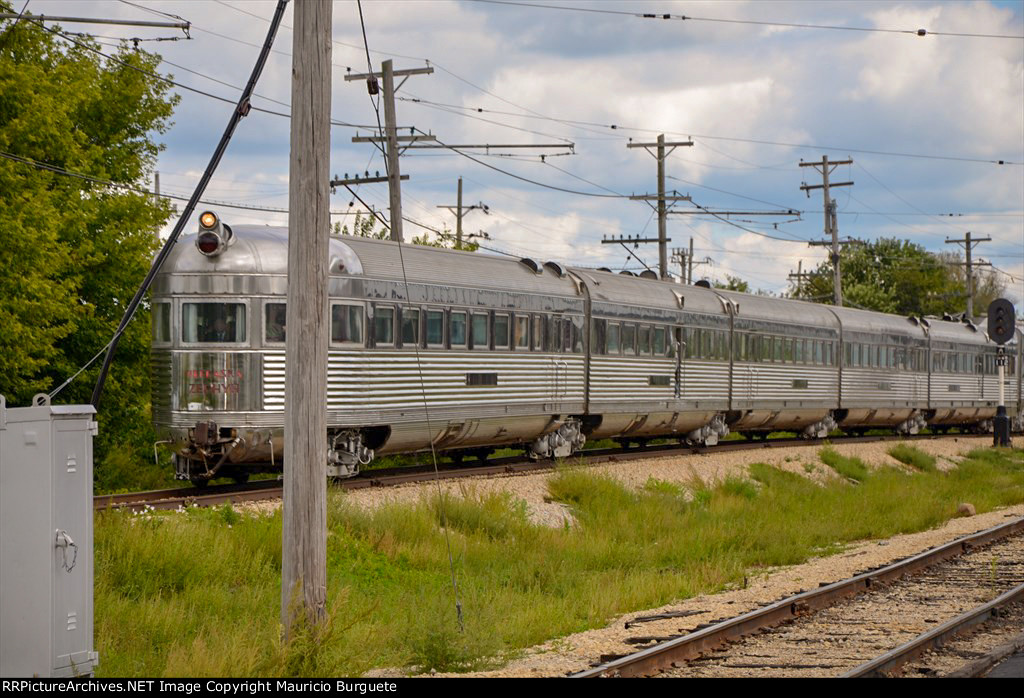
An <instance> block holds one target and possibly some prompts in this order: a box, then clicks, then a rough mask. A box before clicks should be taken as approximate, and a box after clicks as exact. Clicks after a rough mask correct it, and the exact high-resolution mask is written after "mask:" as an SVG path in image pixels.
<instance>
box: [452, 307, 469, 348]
mask: <svg viewBox="0 0 1024 698" xmlns="http://www.w3.org/2000/svg"><path fill="white" fill-rule="evenodd" d="M448 329H449V331H450V332H451V347H452V349H465V348H466V313H464V312H462V311H461V310H459V311H454V310H453V311H452V315H451V317H450V318H449V319H448Z"/></svg>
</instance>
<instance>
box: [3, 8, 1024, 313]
mask: <svg viewBox="0 0 1024 698" xmlns="http://www.w3.org/2000/svg"><path fill="white" fill-rule="evenodd" d="M22 4H23V3H22V0H16V2H15V5H16V8H18V9H20V6H21V5H22ZM539 4H540V3H535V6H532V7H531V6H526V3H520V2H515V3H508V4H504V3H491V2H479V1H473V0H405V1H396V2H391V1H387V0H370V1H364V2H363V8H362V10H363V19H364V22H365V34H366V41H367V43H368V48H369V55H370V61H371V62H372V64H373V66H374V69H375V70H379V69H380V63H381V61H382V60H385V59H388V58H392V59H393V60H394V63H395V68H396V69H402V68H420V67H423V66H425V65H427V64H428V63H429V65H431V66H433V68H434V73H433V74H431V75H416V76H412V77H410V78H409V79H408V81H407V82H406V83H405V84H404V85H403V86H402V88H401V90H400V92H399V97H400V98H401V101H399V102H398V123H399V126H402V127H406V128H415V129H417V130H419V131H422V132H428V133H432V134H434V135H435V136H436V137H437V139H438V140H439V141H440V142H442V143H447V144H484V143H489V144H511V143H517V144H518V143H522V144H566V145H565V146H563V147H558V148H545V149H517V150H510V149H501V148H496V149H494V150H492V151H491V152H490V153H485V152H480V153H477V154H475V155H474V156H473V157H474V158H475V160H476V161H474V160H472V159H469V158H467V157H464V156H462V155H459V154H457V153H451V152H448V151H443V150H418V151H409V152H407V153H406V154H405V155H404V156H403V159H402V173H403V174H408V175H409V176H410V179H409V181H407V182H405V183H404V184H403V206H404V211H403V212H404V214H405V215H406V216H408V217H409V218H411V219H413V220H415V221H417V222H419V223H422V224H423V225H425V226H428V227H430V228H440V227H448V228H451V229H454V225H455V224H454V216H453V215H452V214H451V213H450V212H449V211H447V210H446V209H443V208H438V206H443V205H454V204H455V201H456V186H457V179H458V178H459V177H462V178H463V187H464V194H463V197H464V204H465V205H470V204H476V203H480V202H482V203H484V204H486V205H487V206H488V207H489V211H490V213H489V215H484V214H483V213H482V212H481V211H473V212H471V213H468V214H467V215H466V217H465V219H464V227H465V230H466V232H468V233H476V232H478V231H485V232H486V233H487V234H488V235H489V236H490V241H484V244H486V245H487V246H489V247H491V248H493V249H495V250H501V251H505V252H509V253H513V254H516V255H529V256H532V257H535V258H538V259H541V260H547V259H555V260H561V261H566V262H570V263H575V264H580V265H586V266H609V267H612V268H615V269H619V268H629V269H634V270H639V269H641V268H642V266H641V263H640V262H638V261H637V260H635V259H633V258H630V257H628V256H627V253H626V251H625V250H624V249H623V248H622V247H621V246H619V245H602V244H601V240H602V237H604V236H617V235H634V236H637V235H642V236H644V237H651V236H655V237H656V236H657V217H656V215H655V213H654V211H653V210H652V209H651V207H650V206H649V205H648V204H646V203H644V202H640V201H630V200H629V198H628V196H629V195H630V194H647V193H654V192H656V191H657V170H656V161H655V159H654V158H653V157H652V156H651V155H649V154H648V153H646V152H644V150H642V149H636V148H634V149H629V148H627V144H628V143H629V141H630V140H631V139H632V140H633V141H634V142H651V141H654V140H655V139H656V138H657V136H658V134H661V133H664V134H665V137H666V140H669V141H673V140H675V141H682V140H686V139H688V138H692V140H693V142H694V145H693V146H692V147H680V148H678V149H676V150H675V151H674V152H673V153H672V154H671V156H669V158H668V159H667V162H666V172H667V176H668V181H667V186H668V188H669V189H675V190H677V191H678V192H679V193H680V194H688V195H690V196H691V197H692V198H693V201H694V202H695V203H697V204H699V205H700V206H702V207H705V208H711V209H715V210H740V211H773V210H774V211H777V210H780V209H795V210H798V211H800V212H801V213H800V215H799V216H796V217H793V216H772V217H764V216H762V217H751V216H742V215H740V216H735V217H733V218H732V219H731V220H732V221H733V224H730V223H728V222H725V221H722V220H719V219H716V218H710V217H708V216H706V215H705V216H697V215H672V216H670V218H669V223H668V236H669V237H670V238H671V243H669V246H670V248H675V247H686V246H687V245H688V244H689V240H690V238H693V240H694V248H695V252H696V254H695V256H696V257H697V258H698V259H701V260H705V259H706V260H708V261H707V262H706V263H705V264H703V265H701V266H699V267H697V269H696V271H695V276H707V277H710V278H717V279H723V278H724V277H725V275H726V274H732V275H736V276H739V277H741V278H744V279H746V280H748V281H749V282H750V283H751V286H752V287H754V288H763V289H767V290H772V291H776V292H778V291H784V290H785V289H786V288H787V274H788V273H789V272H790V271H795V270H796V268H797V264H798V262H800V261H801V260H802V262H803V268H804V269H807V268H808V267H813V266H815V265H816V264H817V263H818V262H819V261H820V260H822V259H823V258H824V251H823V249H822V248H820V247H814V248H812V247H809V246H808V245H807V241H808V240H815V239H821V238H822V236H823V215H822V196H821V192H820V190H816V191H813V192H811V195H810V197H809V198H808V197H807V196H806V195H805V193H804V192H802V191H801V190H800V185H801V184H802V183H804V182H806V183H808V184H820V182H821V176H820V175H819V174H818V173H817V172H815V171H814V170H813V168H808V167H803V168H802V167H800V166H799V163H800V161H801V159H803V160H804V161H808V162H810V161H820V160H821V158H822V156H828V157H829V159H831V160H846V159H851V158H852V159H853V161H854V162H853V164H852V165H849V166H846V165H844V166H841V167H839V168H838V169H837V170H836V171H835V172H834V173H833V175H832V180H833V181H853V182H854V185H853V186H851V187H842V188H837V189H835V190H834V191H833V196H834V198H835V199H836V201H837V205H838V209H839V228H840V234H841V235H842V236H843V237H846V236H850V237H854V238H862V239H875V238H878V237H899V238H907V239H910V240H912V241H914V242H916V243H919V244H922V245H924V246H925V247H926V248H928V249H929V250H933V251H942V250H946V251H950V250H953V249H954V248H956V246H955V245H949V244H946V243H945V240H946V238H957V237H959V238H962V237H963V235H964V233H966V232H968V231H970V232H971V233H972V235H974V236H976V237H982V236H988V237H991V238H992V242H986V243H983V244H981V245H979V246H978V247H977V248H976V252H975V254H976V255H977V256H980V257H982V258H984V259H986V260H989V261H991V262H992V263H993V265H994V267H995V268H996V269H998V270H1000V271H1001V272H1003V273H1005V274H1006V275H1005V276H1004V277H1003V278H1004V280H1005V281H1006V282H1007V284H1008V286H1009V287H1010V295H1011V296H1012V297H1014V300H1016V301H1018V302H1019V301H1021V300H1022V299H1024V39H1022V38H1021V37H1022V36H1024V2H1021V1H1020V0H1017V1H1011V2H941V1H939V2H936V1H929V2H903V3H894V2H882V3H873V2H864V1H860V0H858V1H857V2H841V1H831V2H811V1H805V2H767V1H763V0H758V1H757V2H724V1H715V2H665V1H664V0H632V1H630V2H618V1H614V0H585V1H582V2H572V1H571V0H551V1H550V2H549V3H546V4H549V7H539V6H536V5H539ZM274 7H275V2H273V1H272V0H245V1H242V0H228V1H216V0H191V1H185V2H183V1H176V0H166V1H164V0H162V1H160V2H149V1H147V0H133V2H132V3H128V2H121V1H117V0H78V1H74V2H69V1H68V0H30V4H29V8H28V9H29V11H30V12H33V13H42V14H51V15H61V14H66V15H75V16H89V17H116V18H121V19H124V18H132V19H138V20H158V19H160V17H158V15H157V14H155V12H154V11H159V12H165V13H170V14H174V15H179V16H181V17H182V18H184V19H186V20H188V21H190V22H191V23H192V30H191V36H192V39H191V40H187V41H185V40H182V41H174V42H171V41H167V42H160V43H156V42H154V43H149V42H146V43H144V44H142V45H143V46H145V47H146V48H147V49H152V50H156V51H158V52H159V53H161V55H163V57H164V58H165V59H166V61H167V62H166V63H165V64H164V65H163V66H162V71H163V72H164V73H165V74H167V75H173V77H174V79H175V80H177V81H178V82H180V83H182V84H183V85H188V86H190V87H194V88H197V89H201V90H203V91H207V92H210V93H212V94H216V95H219V96H223V97H227V98H232V99H235V98H237V96H238V94H239V91H240V86H242V85H243V84H244V83H245V80H246V79H247V77H248V75H249V72H250V70H251V68H252V65H253V63H254V61H255V59H256V56H257V54H258V46H259V45H260V44H262V42H263V40H264V38H265V36H266V32H267V28H268V26H269V23H268V20H269V18H270V17H271V16H272V15H273V11H274ZM558 7H561V8H569V9H557V8H558ZM644 13H654V14H657V15H659V18H653V19H652V18H643V17H642V16H639V15H642V14H644ZM666 13H668V14H670V15H671V18H670V19H668V20H664V19H660V15H662V14H666ZM683 15H685V16H687V17H690V19H686V20H683V19H681V16H683ZM164 19H166V18H164ZM711 20H716V21H711ZM726 20H729V21H726ZM285 24H286V25H288V26H290V25H291V9H290V8H289V10H288V11H287V14H286V19H285ZM795 24H803V25H823V26H827V27H842V28H845V29H829V28H802V27H795V26H784V25H795ZM65 27H66V28H67V29H68V30H74V31H90V32H94V33H96V34H98V35H100V36H102V37H139V38H150V39H152V38H169V37H174V36H176V35H177V36H180V33H176V32H175V31H173V30H153V29H139V28H118V27H112V26H89V25H74V26H72V25H70V24H65ZM918 29H926V30H927V31H928V34H927V35H925V36H923V37H922V36H918V35H917V34H916V30H918ZM880 30H885V31H880ZM965 34H967V35H984V36H964V35H965ZM1003 37H1009V38H1003ZM333 38H334V46H333V50H334V54H333V62H334V66H335V68H334V79H333V83H334V88H333V106H332V114H333V118H334V119H335V120H336V121H338V122H341V123H344V124H357V125H363V127H362V128H356V127H351V126H344V125H337V126H335V127H334V129H333V143H332V154H331V160H332V170H333V172H335V173H337V174H339V175H342V174H345V173H349V174H353V173H355V172H364V171H369V172H370V174H371V175H372V174H373V173H374V172H375V171H380V172H381V173H382V174H383V170H384V165H383V161H382V158H381V156H380V154H379V153H378V152H377V151H376V149H375V148H374V146H372V145H371V144H367V143H352V142H351V139H352V137H353V136H355V135H357V133H358V134H360V135H370V133H371V132H370V128H369V125H370V124H375V123H376V118H377V117H376V114H375V111H374V104H373V102H371V99H370V97H369V96H368V95H367V91H366V86H365V83H361V82H346V81H345V80H344V79H343V76H344V74H345V72H346V71H347V70H351V71H352V72H354V73H363V72H366V71H367V56H366V50H365V48H364V45H363V32H362V29H361V26H360V16H359V8H358V6H357V4H356V3H355V2H350V1H348V0H335V2H334V30H333ZM101 40H102V41H104V42H108V43H109V42H110V41H111V39H110V38H104V39H101ZM291 44H292V33H291V31H290V30H289V29H284V28H283V29H282V30H281V32H280V33H279V35H278V37H277V41H276V43H275V53H273V54H272V57H271V58H270V60H269V63H268V65H267V68H266V70H265V72H264V74H263V77H262V78H261V80H260V83H259V85H258V86H257V93H258V94H259V95H260V98H258V99H255V100H254V105H255V106H259V107H266V108H268V109H273V110H278V111H287V108H286V107H282V104H281V103H284V104H287V103H288V102H289V101H290V85H289V79H290V77H289V76H290V61H291V58H290V53H291ZM232 86H238V87H232ZM176 91H177V92H178V93H179V94H180V95H181V97H182V100H181V105H180V106H179V108H178V110H177V112H176V113H175V117H174V122H175V123H174V127H173V129H172V130H171V131H169V132H168V133H167V134H165V135H164V137H163V141H164V142H165V143H166V146H167V147H166V150H165V151H164V152H163V153H162V154H161V156H160V160H159V165H158V169H159V172H160V181H161V188H162V191H163V192H165V193H170V194H176V195H181V196H187V195H188V194H189V193H190V192H191V190H192V188H193V186H194V185H195V184H196V182H197V181H198V178H199V176H200V174H201V173H202V171H203V169H204V168H205V166H206V163H207V161H208V159H209V157H210V153H211V152H212V150H213V148H214V146H215V145H216V143H217V141H218V139H219V138H220V135H221V133H222V131H223V128H224V125H225V124H226V122H227V119H228V116H229V114H230V111H231V109H232V107H231V106H230V105H229V104H226V103H224V102H221V101H217V100H215V99H213V98H210V97H207V96H203V95H199V94H196V93H194V92H189V91H187V90H184V89H180V88H178V89H176ZM274 100H276V101H274ZM382 114H383V110H382ZM288 139H289V130H288V121H287V119H286V118H284V117H281V116H275V115H270V114H266V113H261V112H257V111H254V112H252V113H251V115H250V116H249V117H248V118H247V119H245V120H244V121H243V122H242V124H241V125H240V127H239V129H238V131H237V132H236V135H235V138H234V140H233V141H232V143H231V146H230V148H229V150H228V152H227V155H226V156H225V158H224V160H223V161H222V163H221V165H220V168H219V170H218V172H217V175H216V177H215V179H214V180H213V182H212V184H211V186H210V187H209V189H208V190H207V194H206V198H207V199H211V200H216V201H220V202H227V203H234V204H238V205H242V206H252V207H263V208H285V207H286V206H287V189H288ZM570 143H571V144H573V145H572V147H571V148H570V147H569V146H568V144H570ZM542 153H544V154H546V155H547V157H546V158H545V159H544V160H543V161H542V160H541V158H540V157H539V156H540V154H542ZM1000 160H1002V161H1004V163H1005V164H998V163H997V161H1000ZM513 175H514V176H513ZM567 190H568V191H567ZM358 194H359V197H361V198H362V199H363V201H365V202H366V204H368V205H370V206H373V207H375V208H377V209H378V210H381V211H382V213H383V215H384V216H385V217H387V213H388V212H387V206H388V203H387V201H388V198H387V189H386V185H385V184H370V185H364V186H361V187H359V188H358ZM353 201H354V202H355V203H354V205H351V206H350V202H353ZM215 208H216V210H218V211H219V212H221V214H222V216H223V217H224V219H225V220H227V221H229V222H234V223H270V224H281V223H284V222H285V221H286V219H287V216H286V214H283V213H277V212H273V211H256V210H245V209H232V208H228V207H226V206H220V207H215ZM362 208H363V206H362V204H361V203H360V202H359V201H357V200H354V199H353V197H352V196H351V195H350V194H349V193H348V192H347V191H344V190H339V191H338V193H337V194H336V195H335V196H334V198H333V209H334V210H335V211H336V212H338V215H336V216H335V217H334V219H335V220H339V221H347V220H350V216H348V215H345V214H348V213H350V212H352V211H355V210H357V209H362ZM673 210H675V211H694V210H697V209H696V208H695V207H694V206H693V205H691V204H689V203H685V202H680V203H677V204H676V205H675V206H674V209H673ZM191 227H192V226H191V224H190V228H189V229H191ZM420 232H423V231H422V229H420V228H417V227H416V226H415V225H413V224H410V223H406V236H407V238H408V237H409V236H410V235H412V234H418V233H420ZM956 249H959V248H956ZM635 254H636V255H638V256H639V257H640V258H641V259H642V260H643V261H644V262H646V264H648V265H650V266H651V267H654V268H657V261H658V252H657V245H641V246H640V247H639V248H638V249H636V250H635ZM951 309H952V310H957V308H951Z"/></svg>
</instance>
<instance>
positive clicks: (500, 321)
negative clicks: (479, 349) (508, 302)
mask: <svg viewBox="0 0 1024 698" xmlns="http://www.w3.org/2000/svg"><path fill="white" fill-rule="evenodd" d="M508 347H509V317H508V313H495V314H494V348H495V349H508Z"/></svg>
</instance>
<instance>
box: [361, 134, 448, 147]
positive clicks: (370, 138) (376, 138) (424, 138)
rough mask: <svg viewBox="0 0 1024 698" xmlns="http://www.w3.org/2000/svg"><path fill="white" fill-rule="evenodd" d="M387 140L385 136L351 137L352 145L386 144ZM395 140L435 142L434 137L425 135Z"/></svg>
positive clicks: (402, 141)
mask: <svg viewBox="0 0 1024 698" xmlns="http://www.w3.org/2000/svg"><path fill="white" fill-rule="evenodd" d="M387 140H388V137H387V136H352V142H353V143H382V142H386V141H387ZM395 140H396V141H398V142H399V143H415V142H416V141H436V140H437V138H436V137H435V136H432V135H430V134H427V135H423V136H395ZM409 147H414V146H409ZM420 147H422V146H420Z"/></svg>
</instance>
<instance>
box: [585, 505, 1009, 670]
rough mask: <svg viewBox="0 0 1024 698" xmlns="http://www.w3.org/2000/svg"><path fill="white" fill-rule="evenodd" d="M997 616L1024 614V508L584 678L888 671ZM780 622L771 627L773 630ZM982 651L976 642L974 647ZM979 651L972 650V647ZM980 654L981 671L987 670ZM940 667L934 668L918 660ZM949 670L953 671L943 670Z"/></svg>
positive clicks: (1005, 648)
mask: <svg viewBox="0 0 1024 698" xmlns="http://www.w3.org/2000/svg"><path fill="white" fill-rule="evenodd" d="M993 617H996V618H997V620H998V619H999V617H1002V619H1004V620H1005V619H1007V618H1010V619H1016V620H1011V622H1010V623H1009V625H1010V626H1011V628H1015V630H1009V631H1007V632H1004V633H1003V634H1004V635H1007V633H1008V634H1009V636H1010V637H1011V639H1010V640H1009V641H1008V642H1005V643H1004V646H1003V649H1002V650H1001V652H996V653H994V654H993V657H996V658H998V656H999V655H1000V653H1002V654H1003V655H1005V654H1008V653H1012V652H1013V651H1016V650H1015V649H1014V648H1016V647H1018V646H1019V644H1020V643H1021V638H1020V637H1014V633H1019V632H1020V629H1021V627H1022V626H1021V622H1020V621H1021V620H1022V619H1024V518H1021V519H1016V520H1014V521H1011V522H1009V523H1006V524H1003V525H1001V526H997V527H995V528H992V529H988V530H986V531H982V532H980V533H976V534H974V535H971V536H966V537H964V538H961V539H958V540H956V541H954V542H952V543H950V544H947V545H944V546H941V547H939V548H934V549H932V550H929V551H926V552H924V553H921V554H919V555H915V556H913V557H911V558H908V559H906V560H903V561H900V562H897V563H894V564H892V565H888V566H886V567H883V568H881V569H878V570H874V571H871V572H867V573H864V574H860V575H857V576H856V577H852V578H850V579H847V580H844V581H840V582H836V583H834V584H829V585H826V586H823V587H821V588H819V589H816V590H814V591H809V592H804V593H802V594H797V595H795V596H791V597H788V598H786V599H782V600H781V601H777V602H775V603H773V604H770V605H768V606H765V607H763V608H760V609H757V610H755V611H751V612H749V613H745V614H743V615H741V616H737V617H736V618H732V619H728V620H723V621H720V622H717V623H715V624H713V625H711V626H709V627H706V628H703V629H701V630H697V631H695V632H692V633H689V634H687V635H683V636H680V637H678V638H674V639H671V640H668V641H665V642H661V643H659V644H656V645H654V646H652V647H649V648H647V649H644V650H641V651H640V652H637V653H635V654H632V655H628V656H626V657H621V658H617V659H614V660H611V661H608V662H605V663H604V664H601V665H599V666H597V667H595V668H593V669H590V670H588V671H584V672H580V673H578V674H575V676H576V677H577V678H592V677H610V676H622V677H636V676H663V677H667V678H674V677H723V676H756V677H759V678H764V677H773V676H780V677H781V676H786V677H791V676H844V677H858V676H883V675H891V674H892V673H894V672H898V671H899V670H900V668H901V667H903V666H904V665H906V664H907V663H908V662H912V661H918V660H917V658H918V657H920V656H921V655H922V654H925V653H926V652H927V651H928V650H929V649H930V648H932V647H935V646H940V645H942V644H944V643H949V642H950V640H951V638H953V637H954V636H956V635H959V634H962V633H964V632H966V631H968V630H970V629H971V628H973V627H975V626H977V625H978V624H980V623H984V622H986V621H988V620H990V619H992V618H993ZM768 629H771V630H768ZM971 652H972V653H973V652H974V651H973V650H972V651H971ZM968 656H970V654H968ZM981 664H984V662H980V663H979V662H975V665H976V666H974V667H973V669H971V671H973V672H975V673H977V672H979V671H983V670H984V667H983V666H981ZM914 671H915V672H916V674H915V675H935V673H939V672H937V671H935V670H934V669H927V668H924V669H922V668H921V667H920V666H918V667H917V668H915V669H914ZM941 673H947V672H941Z"/></svg>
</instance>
